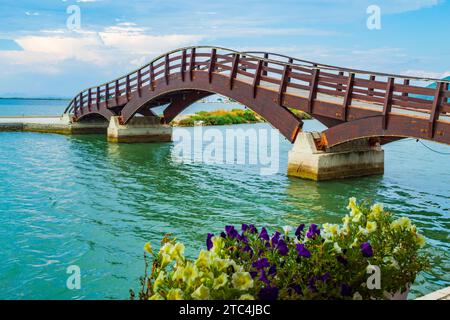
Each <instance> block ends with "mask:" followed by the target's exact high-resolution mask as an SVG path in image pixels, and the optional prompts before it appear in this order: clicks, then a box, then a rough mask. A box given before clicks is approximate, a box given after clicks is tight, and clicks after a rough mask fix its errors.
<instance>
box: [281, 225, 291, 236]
mask: <svg viewBox="0 0 450 320" xmlns="http://www.w3.org/2000/svg"><path fill="white" fill-rule="evenodd" d="M283 231H284V234H285V235H288V234H289V232H291V231H292V227H291V226H284V227H283Z"/></svg>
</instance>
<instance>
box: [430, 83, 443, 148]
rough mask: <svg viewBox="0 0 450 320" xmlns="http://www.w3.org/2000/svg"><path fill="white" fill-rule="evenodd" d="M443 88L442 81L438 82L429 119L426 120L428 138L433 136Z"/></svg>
mask: <svg viewBox="0 0 450 320" xmlns="http://www.w3.org/2000/svg"><path fill="white" fill-rule="evenodd" d="M443 88H444V84H443V83H442V82H438V83H437V86H436V91H435V94H434V100H433V106H432V107H431V113H430V119H429V120H428V137H429V138H430V139H432V138H433V137H434V127H435V124H436V120H437V119H438V117H439V110H440V107H441V102H442V101H441V100H442V91H443V90H442V89H443Z"/></svg>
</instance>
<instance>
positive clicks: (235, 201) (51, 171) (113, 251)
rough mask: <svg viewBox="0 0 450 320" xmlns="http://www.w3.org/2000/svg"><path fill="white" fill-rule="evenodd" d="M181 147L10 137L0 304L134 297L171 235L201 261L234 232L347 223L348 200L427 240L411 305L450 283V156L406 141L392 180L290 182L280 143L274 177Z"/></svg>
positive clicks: (0, 220) (0, 172)
mask: <svg viewBox="0 0 450 320" xmlns="http://www.w3.org/2000/svg"><path fill="white" fill-rule="evenodd" d="M41 103H42V102H39V104H41ZM202 105H203V104H202ZM61 107H62V109H64V104H63V106H61ZM215 107H216V106H215V105H212V107H211V108H215ZM5 108H6V107H5V106H3V107H2V109H5ZM39 108H42V107H39ZM194 108H199V107H198V106H194ZM17 109H19V107H17ZM41 111H42V110H41ZM19 112H21V111H19ZM188 112H189V110H188ZM19 114H20V113H19ZM47 114H48V112H47ZM240 127H242V128H250V127H254V128H267V129H268V128H269V126H268V125H267V124H255V125H242V126H240ZM319 127H320V125H319V124H318V123H317V122H315V121H307V123H306V129H314V128H319ZM226 128H227V127H218V129H219V130H225V129H226ZM176 130H179V129H176ZM189 130H192V129H189ZM426 143H427V145H429V146H430V147H432V148H433V149H436V150H438V151H441V152H447V153H448V152H450V148H449V147H447V146H443V145H438V144H432V143H430V142H426ZM173 147H174V144H172V143H155V144H108V143H107V142H106V139H105V137H104V136H102V135H92V136H62V135H53V134H37V133H20V132H19V133H6V132H5V133H0V194H1V195H2V196H1V197H0V247H1V248H2V249H1V250H0V261H2V263H1V264H0V285H1V288H2V290H0V299H21V298H31V299H103V298H106V299H126V298H128V290H129V289H130V288H133V289H137V288H138V278H139V276H141V275H142V273H143V260H142V254H143V252H142V246H143V244H144V243H145V242H147V241H151V242H152V244H153V245H154V246H156V245H157V244H158V242H159V240H160V238H161V237H162V236H163V234H164V233H166V232H172V233H174V234H175V235H177V236H178V238H179V239H180V240H182V241H183V242H185V243H186V244H188V245H189V250H188V254H193V252H194V251H195V250H197V249H198V248H200V247H203V246H204V239H205V235H206V233H207V232H215V233H217V232H219V231H220V230H221V229H222V227H223V226H224V225H226V224H240V223H243V222H248V223H255V224H257V225H258V226H262V225H267V226H283V225H286V224H291V225H293V226H294V225H297V224H299V223H300V222H305V223H309V222H316V223H323V222H339V221H340V219H341V216H342V215H343V214H344V213H345V211H346V210H345V206H346V202H347V199H348V197H349V196H356V197H358V198H370V199H373V200H376V201H380V202H383V203H384V204H385V205H386V206H387V207H389V208H390V209H392V210H393V211H395V212H396V213H398V214H399V215H406V216H409V217H410V218H411V219H412V220H413V221H414V222H415V223H416V224H417V225H418V227H419V228H420V230H421V231H422V232H423V233H424V234H425V236H426V237H427V241H428V245H427V247H426V250H427V252H428V254H429V255H430V257H431V258H432V265H433V267H432V270H431V271H430V272H427V273H423V274H421V275H420V276H419V277H418V279H417V280H416V283H415V284H414V287H413V289H412V294H411V295H410V297H411V298H412V297H414V296H416V295H422V294H425V293H428V292H431V291H433V290H436V289H438V288H441V287H444V286H449V285H450V276H449V275H448V274H449V271H450V253H449V252H450V250H449V249H450V246H449V243H450V241H449V233H448V230H449V228H450V212H449V211H450V201H449V194H450V187H449V181H450V164H449V156H448V155H441V154H437V153H434V152H431V151H429V150H428V149H426V148H424V147H423V146H422V145H421V144H419V143H416V142H415V141H414V140H403V141H399V142H395V143H392V144H389V145H387V146H385V151H386V168H385V169H386V172H385V175H384V176H378V177H366V178H359V179H348V180H341V181H332V182H320V183H316V182H310V181H303V180H300V179H295V178H289V177H287V176H286V175H285V171H286V166H287V152H288V150H289V149H290V147H291V146H290V144H289V143H288V142H286V141H285V140H283V139H281V138H280V158H279V160H280V167H279V172H278V173H277V174H275V175H270V176H261V175H260V174H259V169H260V168H259V167H258V166H256V165H246V166H242V165H221V164H218V165H207V164H201V163H193V164H183V163H180V162H179V161H178V160H179V159H177V157H176V155H174V151H173ZM69 265H78V266H79V267H80V268H81V275H82V280H81V289H80V290H69V289H67V287H66V279H67V277H68V275H67V274H66V268H67V267H68V266H69Z"/></svg>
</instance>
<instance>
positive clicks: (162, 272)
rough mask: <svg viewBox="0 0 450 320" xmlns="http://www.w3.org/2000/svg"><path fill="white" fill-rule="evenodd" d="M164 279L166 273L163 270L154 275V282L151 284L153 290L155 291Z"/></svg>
mask: <svg viewBox="0 0 450 320" xmlns="http://www.w3.org/2000/svg"><path fill="white" fill-rule="evenodd" d="M165 279H166V274H165V273H164V271H161V272H160V273H159V274H158V276H157V277H156V280H155V283H154V284H153V290H155V291H156V290H157V289H158V288H159V287H160V286H161V285H162V284H163V283H164V280H165Z"/></svg>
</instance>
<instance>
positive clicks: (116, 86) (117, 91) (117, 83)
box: [114, 80, 119, 106]
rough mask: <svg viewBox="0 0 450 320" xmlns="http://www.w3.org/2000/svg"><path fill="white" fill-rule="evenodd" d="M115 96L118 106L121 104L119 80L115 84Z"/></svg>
mask: <svg viewBox="0 0 450 320" xmlns="http://www.w3.org/2000/svg"><path fill="white" fill-rule="evenodd" d="M114 98H115V99H116V106H117V105H118V104H119V80H116V82H115V84H114Z"/></svg>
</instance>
